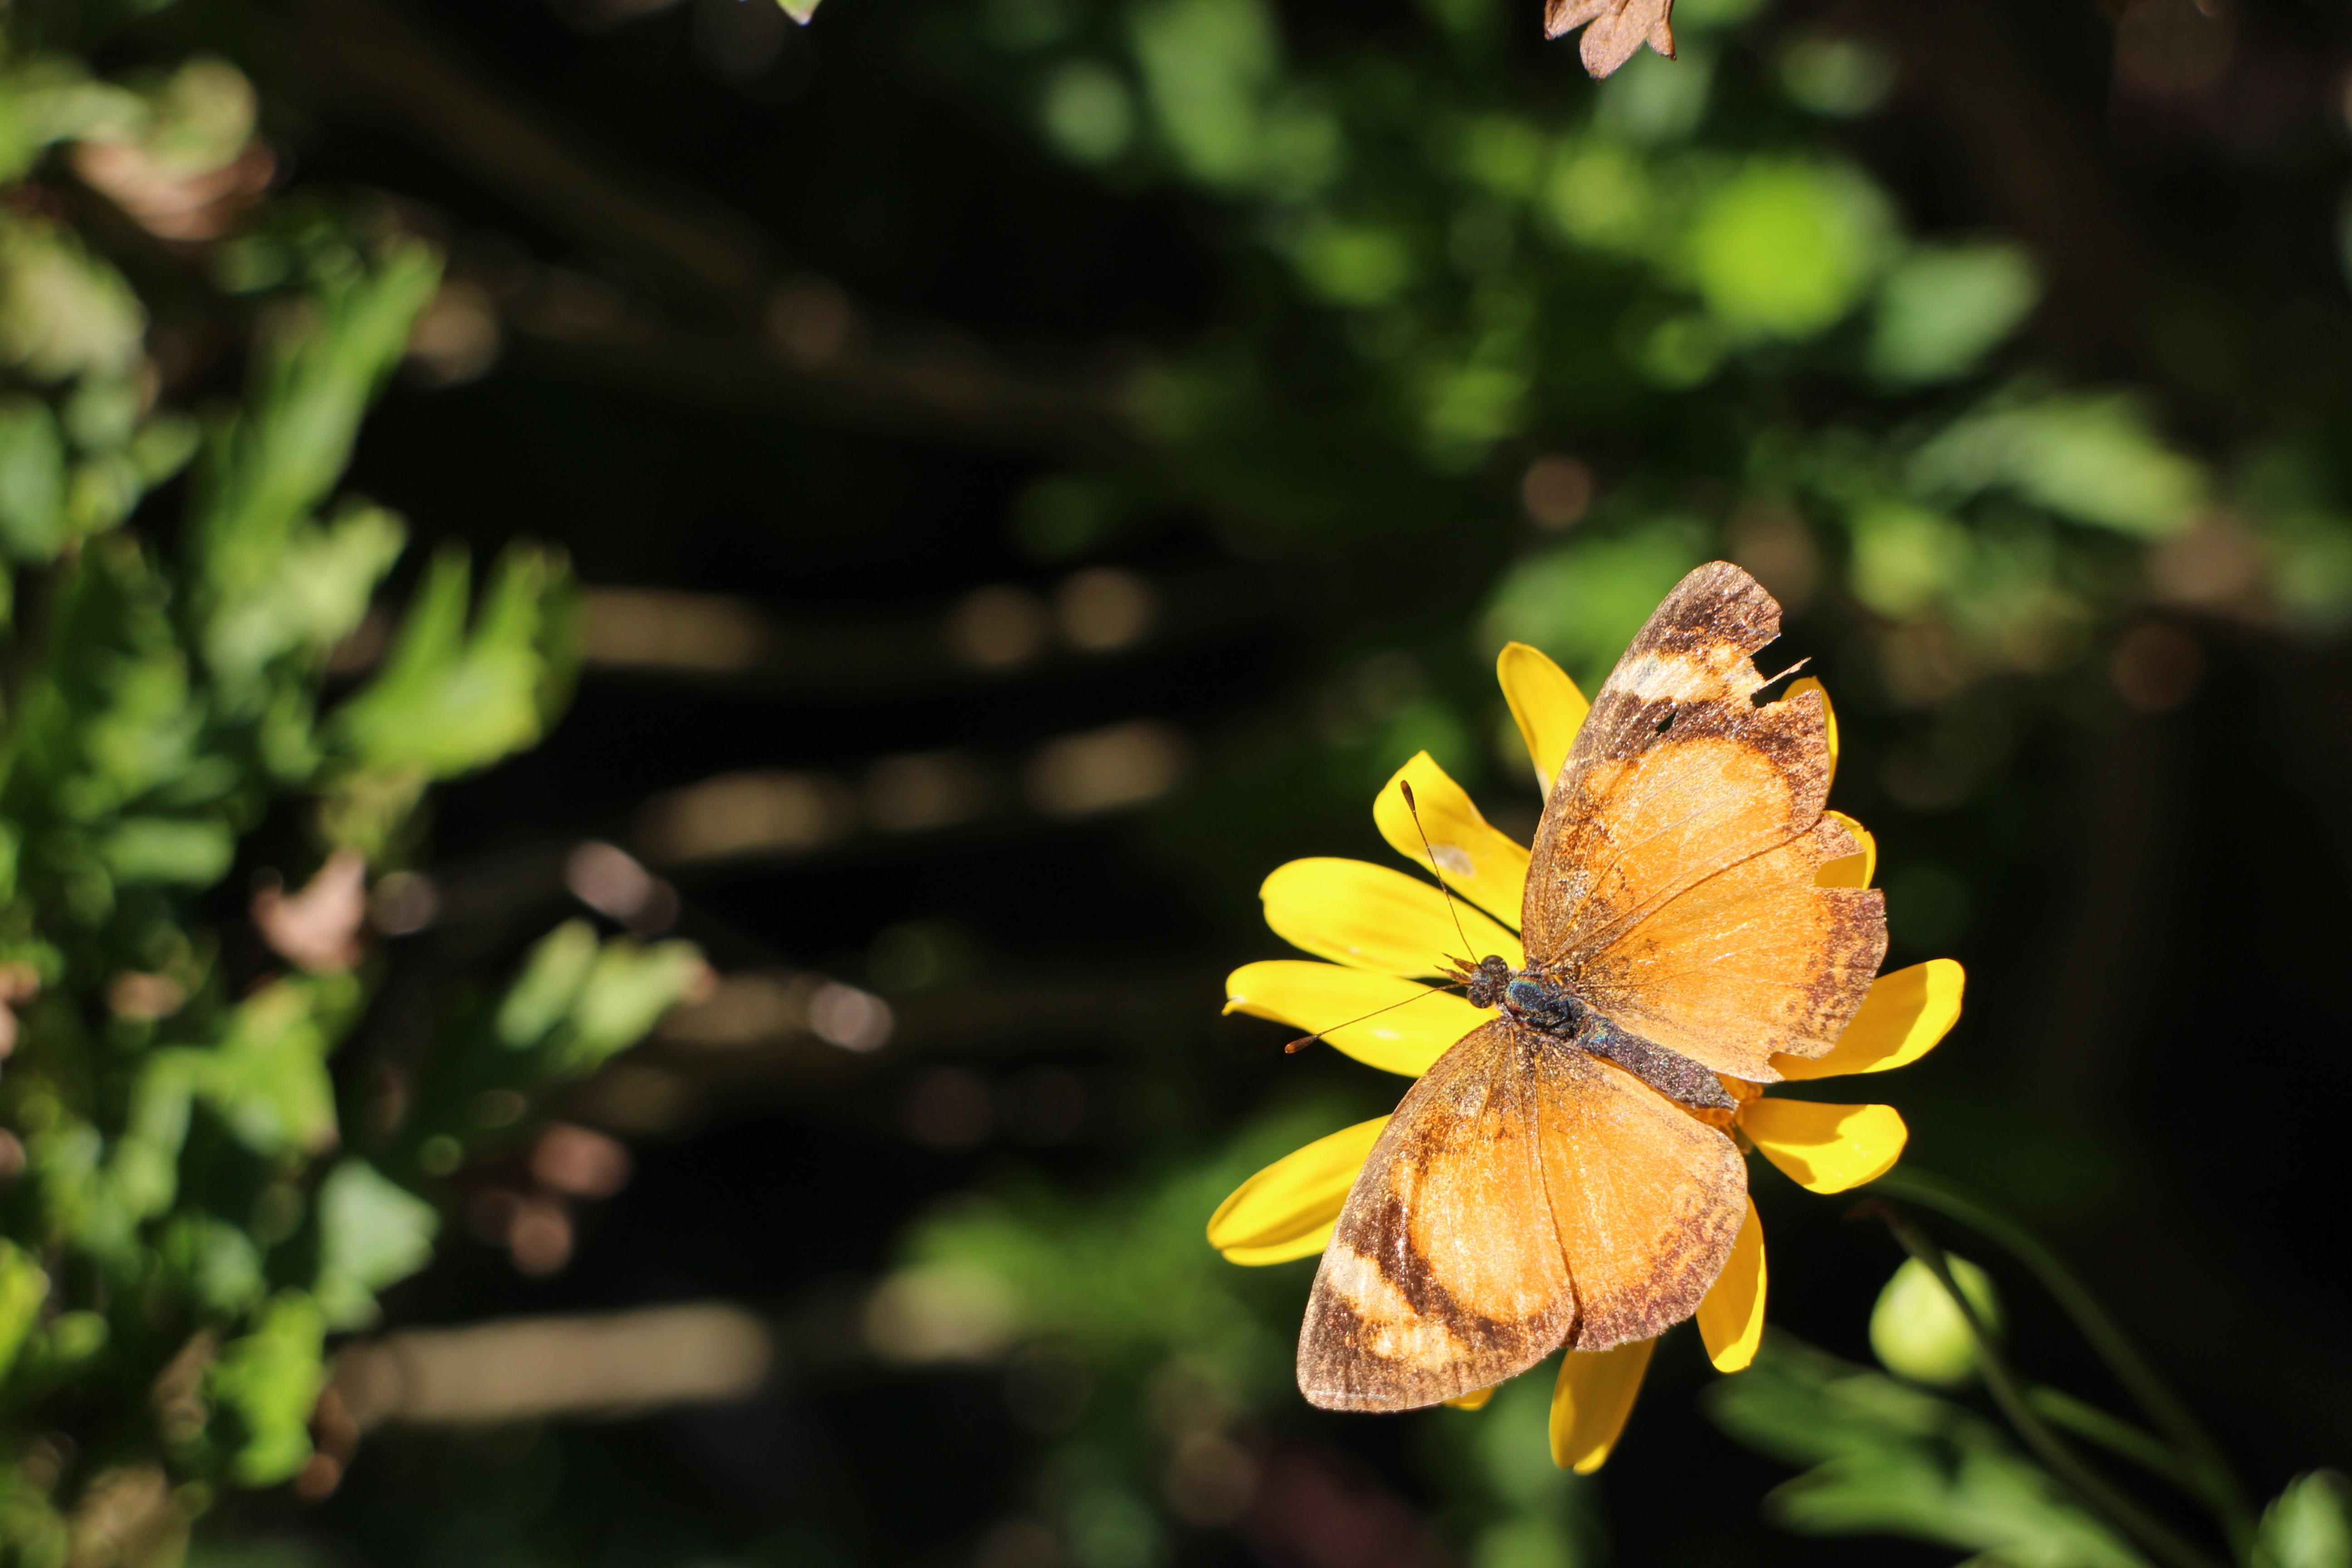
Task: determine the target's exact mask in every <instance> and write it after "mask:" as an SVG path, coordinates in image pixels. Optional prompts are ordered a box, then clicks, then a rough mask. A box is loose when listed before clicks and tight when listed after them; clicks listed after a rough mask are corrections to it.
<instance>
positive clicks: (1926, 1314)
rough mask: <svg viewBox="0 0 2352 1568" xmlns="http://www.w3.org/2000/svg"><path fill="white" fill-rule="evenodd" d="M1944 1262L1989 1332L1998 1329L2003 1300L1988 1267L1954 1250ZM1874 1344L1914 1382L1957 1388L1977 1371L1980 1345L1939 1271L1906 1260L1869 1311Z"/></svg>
mask: <svg viewBox="0 0 2352 1568" xmlns="http://www.w3.org/2000/svg"><path fill="white" fill-rule="evenodd" d="M1944 1262H1945V1264H1946V1266H1947V1267H1948V1268H1950V1269H1951V1271H1952V1279H1953V1281H1954V1282H1955V1283H1956V1284H1958V1286H1959V1288H1960V1293H1961V1294H1962V1295H1964V1296H1966V1297H1967V1298H1968V1301H1969V1306H1970V1307H1972V1308H1974V1309H1975V1310H1976V1315H1977V1321H1979V1322H1980V1323H1982V1324H1983V1325H1984V1327H1985V1330H1986V1331H1987V1332H1988V1333H1997V1332H1999V1331H2000V1298H1999V1297H1998V1296H1996V1295H1995V1294H1994V1293H1993V1288H1992V1280H1991V1279H1990V1277H1989V1276H1987V1275H1986V1273H1985V1271H1984V1270H1983V1269H1981V1268H1978V1267H1977V1266H1976V1265H1975V1264H1973V1263H1971V1262H1969V1260H1968V1259H1967V1258H1962V1257H1959V1256H1958V1254H1955V1253H1946V1254H1945V1255H1944ZM1870 1348H1871V1349H1872V1350H1874V1351H1875V1352H1878V1359H1879V1360H1880V1361H1881V1362H1882V1363H1885V1367H1886V1370H1887V1371H1889V1372H1892V1373H1895V1374H1897V1375H1898V1376H1902V1377H1907V1378H1910V1379H1911V1380H1912V1381H1914V1382H1915V1383H1930V1384H1936V1385H1937V1386H1938V1387H1941V1388H1957V1387H1958V1386H1959V1385H1960V1384H1964V1383H1966V1382H1968V1381H1969V1379H1970V1378H1971V1377H1974V1376H1975V1375H1976V1371H1977V1345H1976V1340H1975V1337H1974V1336H1973V1335H1971V1334H1970V1333H1969V1325H1968V1321H1967V1320H1966V1319H1964V1318H1963V1317H1961V1316H1960V1310H1959V1308H1958V1306H1956V1305H1955V1304H1954V1303H1953V1301H1952V1298H1951V1295H1950V1293H1949V1292H1948V1291H1947V1290H1946V1289H1944V1283H1943V1281H1942V1280H1940V1279H1937V1278H1936V1274H1935V1270H1933V1269H1931V1268H1928V1267H1927V1265H1926V1264H1924V1263H1922V1262H1920V1261H1919V1260H1918V1259H1917V1258H1906V1259H1904V1262H1903V1267H1902V1268H1897V1269H1896V1270H1895V1278H1894V1279H1889V1280H1888V1281H1887V1282H1886V1289H1884V1290H1881V1291H1880V1292H1879V1293H1878V1305H1877V1306H1875V1307H1874V1308H1872V1309H1871V1312H1870Z"/></svg>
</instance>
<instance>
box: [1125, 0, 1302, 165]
mask: <svg viewBox="0 0 2352 1568" xmlns="http://www.w3.org/2000/svg"><path fill="white" fill-rule="evenodd" d="M1132 16H1133V18H1134V28H1135V54H1136V60H1137V63H1138V64H1139V66H1140V67H1141V68H1142V71H1143V82H1144V89H1145V91H1146V93H1147V95H1148V96H1149V98H1150V102H1151V107H1152V110H1153V112H1154V113H1155V115H1156V116H1157V118H1158V120H1159V122H1160V135H1161V137H1162V138H1163V139H1164V140H1165V142H1167V144H1168V146H1169V147H1170V149H1171V151H1172V152H1174V153H1175V154H1176V156H1177V158H1178V160H1179V161H1180V162H1181V163H1183V165H1184V166H1185V167H1186V168H1187V169H1188V170H1189V171H1190V172H1191V173H1192V175H1193V176H1194V177H1195V178H1196V179H1199V180H1200V181H1201V182H1202V184H1208V185H1212V186H1217V185H1223V186H1241V185H1246V184H1249V183H1251V182H1252V181H1253V180H1255V178H1256V177H1257V175H1258V174H1260V173H1261V172H1262V171H1263V170H1264V168H1265V163H1266V160H1267V147H1266V144H1265V136H1264V134H1263V132H1264V126H1263V120H1264V100H1265V96H1266V94H1267V92H1268V91H1269V90H1270V89H1271V88H1272V87H1273V85H1274V81H1275V77H1276V67H1277V59H1276V54H1277V50H1276V41H1275V33H1274V23H1273V20H1272V18H1271V17H1269V16H1267V14H1266V10H1265V6H1264V5H1262V4H1260V3H1259V0H1151V3H1150V4H1149V5H1144V6H1141V7H1139V8H1138V9H1137V10H1136V11H1134V12H1133V13H1132Z"/></svg>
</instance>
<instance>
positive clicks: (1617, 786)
mask: <svg viewBox="0 0 2352 1568" xmlns="http://www.w3.org/2000/svg"><path fill="white" fill-rule="evenodd" d="M1779 635H1780V605H1777V604H1775V603H1774V602H1773V600H1772V596H1771V595H1769V594H1767V593H1765V591H1764V590H1763V588H1762V587H1761V586H1759V584H1757V582H1756V580H1755V579H1754V578H1752V577H1750V576H1748V574H1746V573H1745V572H1742V571H1740V570H1739V568H1738V567H1737V566H1733V565H1730V564H1728V563H1724V562H1717V563H1713V564H1711V565H1707V566H1702V567H1700V568H1699V569H1698V570H1697V571H1696V572H1693V573H1692V574H1690V575H1689V576H1687V577H1685V578H1684V579H1683V581H1682V582H1681V583H1680V584H1678V585H1677V586H1676V587H1675V590H1674V592H1673V593H1672V594H1670V595H1667V597H1666V600H1665V602H1664V604H1662V605H1659V606H1658V609H1657V612H1656V614H1654V615H1653V616H1651V617H1650V620H1649V623H1648V625H1646V626H1643V628H1642V631H1641V634H1640V635H1639V636H1638V637H1635V638H1634V639H1633V644H1632V646H1630V647H1627V648H1626V650H1625V655H1624V657H1623V658H1621V659H1619V660H1618V662H1617V668H1615V669H1614V670H1613V671H1612V672H1611V674H1610V677H1609V679H1608V680H1607V682H1606V683H1604V684H1603V685H1602V687H1601V692H1600V695H1599V696H1598V697H1597V698H1596V699H1595V700H1594V701H1593V705H1592V712H1591V716H1590V717H1589V718H1588V719H1586V721H1585V723H1584V727H1583V729H1582V730H1580V731H1579V732H1578V734H1577V739H1576V746H1575V749H1574V750H1573V751H1572V752H1570V756H1569V761H1568V765H1567V766H1566V767H1565V768H1564V769H1563V770H1562V772H1561V774H1560V779H1559V784H1558V785H1557V786H1556V787H1555V788H1554V789H1553V791H1552V795H1551V798H1550V800H1549V801H1548V802H1547V803H1546V805H1545V807H1544V815H1543V821H1542V823H1541V825H1540V826H1538V828H1537V830H1536V843H1535V851H1534V856H1533V858H1532V860H1531V862H1530V864H1529V867H1528V894H1527V908H1526V916H1525V921H1524V922H1523V923H1524V935H1525V937H1526V940H1527V952H1528V963H1530V964H1531V965H1533V966H1535V967H1537V968H1539V969H1542V970H1544V971H1546V972H1547V973H1553V974H1557V975H1559V976H1560V977H1562V978H1563V979H1565V980H1566V981H1567V982H1568V984H1570V987H1571V988H1572V989H1573V990H1575V992H1576V993H1577V994H1579V995H1580V996H1581V997H1583V998H1584V999H1585V1000H1586V1001H1587V1002H1588V1003H1590V1004H1591V1005H1593V1006H1594V1007H1596V1008H1597V1009H1599V1010H1600V1011H1601V1013H1602V1014H1604V1015H1605V1016H1608V1017H1610V1018H1611V1019H1612V1021H1614V1022H1616V1023H1618V1024H1619V1025H1621V1026H1622V1027H1624V1028H1627V1029H1630V1030H1632V1031H1633V1032H1634V1033H1636V1034H1639V1035H1641V1036H1643V1037H1644V1038H1646V1039H1648V1040H1650V1041H1651V1042H1652V1043H1653V1044H1655V1045H1660V1046H1664V1047H1666V1048H1668V1049H1670V1050H1674V1051H1678V1052H1680V1053H1681V1054H1683V1055H1685V1056H1686V1057H1689V1058H1692V1059H1693V1060H1695V1061H1697V1062H1699V1063H1701V1064H1703V1065H1704V1066H1706V1067H1708V1068H1714V1069H1715V1070H1716V1071H1717V1072H1723V1073H1729V1074H1733V1075H1735V1076H1737V1077H1739V1078H1744V1079H1751V1080H1755V1081H1759V1082H1769V1081H1771V1080H1773V1079H1777V1078H1778V1077H1779V1076H1780V1075H1779V1074H1778V1073H1777V1072H1775V1071H1774V1070H1773V1068H1772V1067H1771V1065H1770V1058H1771V1057H1772V1056H1773V1055H1774V1054H1775V1053H1780V1052H1785V1053H1788V1054H1790V1055H1794V1056H1801V1057H1811V1056H1819V1055H1821V1054H1822V1052H1824V1051H1826V1050H1828V1049H1829V1048H1830V1047H1831V1045H1832V1044H1833V1043H1834V1042H1835V1041H1836V1039H1837V1037H1838V1035H1839V1034H1840V1033H1841V1032H1842V1031H1843V1029H1844V1027H1845V1025H1846V1022H1847V1020H1849V1019H1850V1018H1852V1016H1853V1012H1854V1010H1855V1009H1856V1008H1857V1007H1859V1006H1860V1005H1862V999H1863V996H1864V994H1865V993H1866V992H1867V991H1868V990H1869V986H1870V980H1871V977H1872V976H1873V975H1874V973H1876V972H1877V968H1878V963H1879V960H1880V959H1881V958H1882V957H1884V956H1885V945H1886V919H1885V900H1884V898H1883V897H1882V896H1881V895H1880V894H1879V893H1877V892H1875V891H1872V890H1866V889H1831V888H1819V887H1816V886H1814V879H1815V875H1816V873H1817V872H1818V870H1819V868H1820V867H1821V866H1822V864H1824V863H1826V861H1828V860H1831V859H1835V858H1839V857H1840V856H1841V855H1846V854H1852V853H1853V852H1854V851H1855V848H1856V846H1855V845H1854V844H1853V839H1852V836H1851V835H1849V834H1847V833H1846V832H1845V830H1844V829H1843V827H1841V826H1837V825H1836V824H1835V823H1834V821H1832V822H1829V823H1827V824H1824V821H1823V818H1822V805H1823V803H1824V801H1825V800H1826V798H1827V796H1828V793H1829V775H1830V761H1829V742H1828V738H1827V735H1826V732H1825V730H1824V725H1823V721H1822V700H1821V697H1820V695H1819V694H1818V693H1816V692H1811V691H1806V692H1801V693H1799V694H1798V695H1796V696H1794V697H1790V698H1784V699H1782V700H1780V701H1777V702H1765V703H1760V704H1759V703H1758V702H1756V701H1755V700H1754V698H1755V694H1756V692H1757V691H1758V690H1759V689H1760V688H1761V687H1762V686H1763V684H1764V680H1763V677H1762V676H1761V675H1760V674H1759V672H1758V671H1757V668H1756V666H1755V664H1754V662H1753V660H1752V658H1750V656H1751V655H1753V654H1754V653H1755V652H1756V650H1757V649H1759V648H1760V647H1763V646H1764V645H1765V644H1767V643H1769V642H1770V641H1771V640H1772V639H1773V638H1774V637H1778V636H1779Z"/></svg>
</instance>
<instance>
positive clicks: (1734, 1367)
mask: <svg viewBox="0 0 2352 1568" xmlns="http://www.w3.org/2000/svg"><path fill="white" fill-rule="evenodd" d="M1698 1337H1699V1338H1700V1339H1702V1340H1704V1341H1706V1356H1707V1359H1708V1360H1709V1361H1711V1362H1713V1363H1715V1370H1716V1371H1717V1372H1745V1371H1747V1370H1748V1363H1749V1362H1751V1361H1754V1360H1755V1359H1756V1347H1757V1345H1758V1344H1759V1343H1760V1342H1762V1341H1763V1338H1764V1221H1763V1220H1762V1219H1761V1218H1760V1217H1759V1215H1757V1213H1756V1200H1755V1199H1754V1198H1750V1199H1748V1218H1747V1220H1746V1222H1745V1223H1743V1224H1742V1225H1741V1226H1740V1227H1739V1236H1738V1239H1737V1240H1735V1241H1733V1242H1732V1244H1731V1257H1730V1258H1728V1259H1727V1260H1726V1261H1725V1263H1724V1265H1723V1272H1722V1273H1720V1274H1718V1275H1717V1276H1716V1279H1715V1284H1714V1286H1713V1287H1712V1288H1710V1289H1708V1291H1707V1293H1706V1297H1705V1299H1703V1300H1701V1301H1700V1302H1699V1304H1698Z"/></svg>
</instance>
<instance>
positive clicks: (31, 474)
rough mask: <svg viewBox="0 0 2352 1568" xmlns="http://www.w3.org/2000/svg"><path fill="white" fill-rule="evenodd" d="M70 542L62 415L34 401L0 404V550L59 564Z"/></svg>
mask: <svg viewBox="0 0 2352 1568" xmlns="http://www.w3.org/2000/svg"><path fill="white" fill-rule="evenodd" d="M65 542H66V448H65V441H64V439H63V438H62V437H59V435H58V421H57V416H55V415H54V414H52V413H50V412H49V407H48V405H47V404H45V403H41V402H39V401H37V400H36V399H34V398H29V397H12V398H8V399H6V400H5V401H0V550H5V551H6V552H8V553H9V554H10V555H13V556H15V557H16V559H17V560H19V561H35V562H43V561H48V560H51V559H54V558H55V556H56V555H57V552H58V550H59V549H60V548H62V547H63V546H64V544H65Z"/></svg>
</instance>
